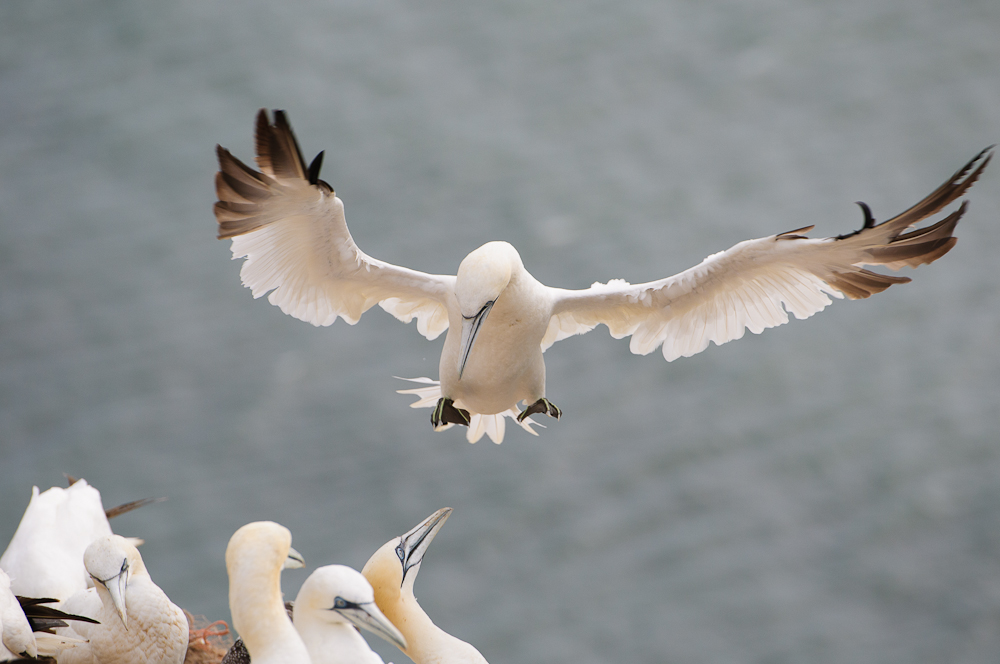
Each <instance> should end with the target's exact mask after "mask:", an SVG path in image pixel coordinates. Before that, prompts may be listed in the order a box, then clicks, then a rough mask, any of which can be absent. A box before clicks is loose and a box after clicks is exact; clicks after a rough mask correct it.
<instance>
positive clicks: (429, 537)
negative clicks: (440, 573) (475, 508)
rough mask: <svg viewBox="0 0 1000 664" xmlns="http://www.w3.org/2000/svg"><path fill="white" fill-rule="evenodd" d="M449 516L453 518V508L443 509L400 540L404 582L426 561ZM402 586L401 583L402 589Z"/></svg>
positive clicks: (399, 548) (400, 558) (398, 548)
mask: <svg viewBox="0 0 1000 664" xmlns="http://www.w3.org/2000/svg"><path fill="white" fill-rule="evenodd" d="M449 516H451V508H450V507H442V508H441V509H439V510H438V511H437V512H434V514H431V515H430V516H429V517H427V518H426V519H424V520H423V522H422V523H421V524H420V525H419V526H417V527H416V528H414V529H413V530H411V531H410V532H408V533H406V534H405V535H403V536H402V537H400V538H399V544H397V545H396V555H397V556H399V562H400V564H401V565H402V566H403V581H404V582H405V581H406V573H407V572H409V571H410V570H411V569H413V568H414V567H416V566H417V565H419V564H420V561H421V560H423V559H424V553H425V552H426V551H427V547H428V546H430V544H431V542H432V541H433V540H434V536H435V535H437V532H438V531H439V530H441V526H443V525H444V522H445V521H447V520H448V517H449ZM402 585H403V584H402V583H400V587H402Z"/></svg>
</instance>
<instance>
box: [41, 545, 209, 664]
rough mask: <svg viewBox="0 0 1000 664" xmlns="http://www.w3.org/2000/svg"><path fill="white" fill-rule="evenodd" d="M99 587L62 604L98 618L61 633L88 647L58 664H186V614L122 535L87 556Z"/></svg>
mask: <svg viewBox="0 0 1000 664" xmlns="http://www.w3.org/2000/svg"><path fill="white" fill-rule="evenodd" d="M83 559H84V565H85V566H86V568H87V572H88V573H89V574H90V576H91V578H92V579H93V581H94V587H93V588H90V589H88V590H85V591H82V592H79V593H77V594H75V595H73V596H72V597H70V598H69V599H68V600H66V601H65V602H64V603H63V610H65V611H67V612H70V613H75V614H78V615H82V616H88V617H90V618H95V619H97V620H98V621H99V622H100V624H99V625H91V624H87V623H74V625H73V626H71V627H65V628H61V629H60V630H59V632H60V633H65V634H68V635H70V636H79V637H81V638H84V639H88V640H89V641H90V643H89V644H87V645H80V646H78V647H75V648H72V649H69V650H65V651H63V652H62V653H60V655H59V657H58V662H59V664H181V663H182V662H183V661H184V657H185V654H186V653H187V645H188V633H189V627H188V622H187V618H186V617H185V615H184V611H183V610H181V609H180V608H179V607H178V606H176V605H175V604H174V603H173V602H171V601H170V599H169V598H168V597H167V595H166V593H164V592H163V591H162V590H161V589H160V587H159V586H157V585H156V584H155V583H153V580H152V579H151V578H150V576H149V572H148V571H147V570H146V566H145V564H144V563H143V561H142V556H141V555H139V550H138V549H136V548H135V547H134V546H133V545H132V544H131V543H130V542H129V541H128V540H127V539H125V538H124V537H121V536H120V535H110V536H107V537H100V538H98V539H96V540H95V541H94V542H92V543H91V544H90V546H88V547H87V550H86V551H85V553H84V556H83Z"/></svg>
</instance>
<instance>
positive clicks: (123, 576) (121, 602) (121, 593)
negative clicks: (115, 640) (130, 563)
mask: <svg viewBox="0 0 1000 664" xmlns="http://www.w3.org/2000/svg"><path fill="white" fill-rule="evenodd" d="M103 585H104V587H105V588H107V589H108V594H109V595H111V603H112V604H114V605H115V611H117V612H118V617H119V618H121V619H122V625H124V626H125V631H126V632H127V631H128V612H127V611H126V607H125V588H126V587H127V586H128V568H127V567H125V568H123V569H122V571H121V572H119V573H118V576H115V577H112V578H110V579H108V580H107V581H105V582H104V584H103Z"/></svg>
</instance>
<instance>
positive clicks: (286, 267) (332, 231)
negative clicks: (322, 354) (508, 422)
mask: <svg viewBox="0 0 1000 664" xmlns="http://www.w3.org/2000/svg"><path fill="white" fill-rule="evenodd" d="M256 146H257V164H258V166H259V167H260V168H261V171H260V172H258V171H255V170H253V169H251V168H249V167H247V166H246V165H244V164H243V163H242V162H240V161H239V160H238V159H236V158H235V157H233V156H232V154H230V153H229V151H228V150H225V149H224V148H222V147H218V148H217V154H218V157H219V167H220V171H219V172H218V173H217V174H216V180H215V184H216V193H217V194H218V198H219V202H218V203H216V204H215V215H216V219H217V220H218V222H219V238H220V239H222V238H232V240H233V244H232V250H233V258H234V259H238V258H246V262H245V263H244V264H243V268H242V270H241V271H240V277H241V278H242V280H243V284H244V285H246V286H247V287H249V288H250V289H251V291H252V293H253V295H254V297H262V296H263V295H266V294H267V295H268V301H269V302H270V303H271V304H274V305H276V306H278V307H280V308H281V310H282V311H283V312H285V313H286V314H288V315H290V316H294V317H295V318H298V319H300V320H304V321H306V322H309V323H312V324H313V325H317V326H326V325H332V324H333V322H334V321H336V320H337V318H338V317H340V318H343V319H344V320H345V321H347V322H348V323H350V324H351V325H353V324H355V323H357V322H358V319H359V318H360V317H361V314H363V313H364V312H365V311H367V310H368V309H369V308H371V307H372V306H374V305H375V304H379V305H381V307H382V308H383V309H385V310H386V311H388V312H389V313H390V314H392V315H393V316H395V317H396V318H398V319H399V320H401V321H403V322H409V321H411V320H413V319H414V318H416V319H417V329H418V331H419V332H420V333H421V334H423V335H424V336H425V337H427V338H428V339H434V338H436V337H437V336H438V335H440V334H441V333H442V332H443V331H445V330H446V329H447V328H448V311H447V308H446V305H447V298H448V296H449V293H451V292H453V290H454V280H455V277H453V276H447V275H432V274H426V273H424V272H418V271H416V270H410V269H408V268H405V267H399V266H396V265H392V264H390V263H386V262H384V261H380V260H377V259H374V258H372V257H370V256H368V255H366V254H365V253H364V252H362V251H361V249H360V248H358V246H357V244H355V242H354V239H353V238H352V237H351V233H350V231H349V230H348V228H347V222H346V220H345V218H344V205H343V203H342V202H341V200H340V199H339V198H337V196H336V194H335V193H334V192H333V189H332V188H331V187H330V186H329V185H328V184H327V183H325V182H323V181H322V180H319V179H318V178H317V177H316V176H317V174H318V173H316V172H314V171H318V165H316V166H314V167H311V168H309V169H307V168H306V166H305V162H304V161H303V160H302V156H301V152H300V151H299V147H298V144H297V143H296V141H295V136H294V135H293V134H292V131H291V127H290V126H289V125H288V122H287V119H286V118H285V116H284V114H283V113H282V112H280V111H276V112H275V124H274V125H271V124H270V122H269V121H268V118H267V114H266V112H265V111H263V110H261V112H260V113H259V114H258V117H257V134H256ZM316 163H317V162H314V164H316Z"/></svg>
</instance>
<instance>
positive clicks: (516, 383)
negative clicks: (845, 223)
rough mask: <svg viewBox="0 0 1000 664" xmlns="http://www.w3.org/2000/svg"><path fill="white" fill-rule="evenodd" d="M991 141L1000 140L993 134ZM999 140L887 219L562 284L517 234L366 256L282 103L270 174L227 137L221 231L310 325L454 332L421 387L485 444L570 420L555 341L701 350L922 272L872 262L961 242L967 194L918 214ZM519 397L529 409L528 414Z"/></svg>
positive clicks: (947, 197) (256, 286)
mask: <svg viewBox="0 0 1000 664" xmlns="http://www.w3.org/2000/svg"><path fill="white" fill-rule="evenodd" d="M991 147H992V146H991ZM990 149H991V148H987V149H986V150H983V151H982V152H980V153H979V154H978V155H976V157H974V158H973V159H972V160H971V161H970V162H969V163H968V164H966V165H965V166H963V167H962V168H961V169H959V170H958V172H956V173H955V175H953V176H952V177H951V178H950V179H949V180H948V181H947V182H945V183H944V184H943V185H942V186H941V187H939V188H938V189H936V190H935V191H934V192H933V193H932V194H930V195H929V196H927V197H926V198H925V199H923V200H922V201H920V202H919V203H917V204H916V205H914V206H913V207H911V208H909V209H908V210H906V211H905V212H903V213H902V214H899V215H897V216H895V217H893V218H892V219H889V220H888V221H885V222H883V223H880V224H876V223H875V219H874V218H873V217H872V214H871V211H870V209H869V208H868V206H867V205H865V204H864V203H860V205H861V207H862V210H863V212H864V223H863V226H862V228H861V229H860V230H858V231H856V232H854V233H848V234H844V235H839V236H836V237H828V238H808V237H806V236H804V235H803V233H805V232H806V231H808V230H810V229H811V228H812V226H807V227H805V228H799V229H797V230H793V231H788V232H785V233H779V234H777V235H771V236H769V237H765V238H761V239H757V240H747V241H744V242H740V243H739V244H737V245H735V246H733V247H732V248H730V249H728V250H726V251H723V252H719V253H717V254H713V255H711V256H709V257H708V258H706V259H705V260H704V261H702V262H701V263H700V264H698V265H696V266H695V267H693V268H690V269H688V270H686V271H684V272H681V273H679V274H677V275H674V276H672V277H667V278H666V279H660V280H658V281H651V282H648V283H642V284H635V285H632V284H629V283H628V282H626V281H623V280H617V279H616V280H612V281H610V282H609V283H607V284H601V283H595V284H594V285H592V286H591V287H590V288H587V289H583V290H564V289H561V288H550V287H548V286H545V285H543V284H541V283H540V282H538V281H537V280H536V279H535V278H534V277H532V276H531V274H529V273H528V271H527V270H526V269H525V268H524V265H523V263H522V262H521V258H520V256H519V255H518V253H517V251H516V250H515V249H514V247H512V246H511V245H509V244H507V243H506V242H489V243H487V244H484V245H483V246H481V247H480V248H478V249H476V250H475V251H473V252H472V253H470V254H469V255H468V256H466V258H465V259H464V260H463V261H462V262H461V264H460V265H459V268H458V274H457V276H448V275H439V274H427V273H424V272H418V271H416V270H411V269H408V268H405V267H399V266H396V265H392V264H389V263H386V262H384V261H380V260H378V259H375V258H372V257H370V256H368V255H366V254H365V253H364V252H362V251H361V249H360V248H358V246H357V244H355V242H354V240H353V239H352V237H351V233H350V231H349V230H348V228H347V222H346V220H345V218H344V205H343V203H342V202H341V200H340V199H339V198H338V197H337V196H336V194H335V193H334V190H333V188H332V187H331V186H330V185H329V184H327V183H326V182H324V181H323V180H320V179H319V170H320V165H321V163H322V156H323V153H322V152H321V153H320V154H319V155H318V156H317V158H316V159H315V160H313V162H312V163H311V164H310V165H308V166H307V165H306V163H305V161H304V159H303V158H302V153H301V151H300V150H299V146H298V143H297V142H296V139H295V135H294V134H293V133H292V129H291V126H290V125H289V123H288V119H287V117H286V116H285V114H284V113H283V112H282V111H275V112H274V124H271V122H270V121H269V119H268V116H267V113H266V111H265V110H263V109H262V110H261V111H260V113H259V114H258V116H257V126H256V153H257V165H258V167H259V168H260V169H261V171H260V172H258V171H255V170H253V169H251V168H249V167H248V166H246V165H244V164H243V163H242V162H240V161H239V160H238V159H236V158H235V157H234V156H233V155H232V154H230V153H229V151H228V150H225V149H224V148H222V147H221V146H216V152H217V155H218V159H219V168H220V170H219V172H218V173H217V174H216V178H215V187H216V194H217V196H218V198H219V200H218V202H217V203H216V204H215V216H216V219H217V221H218V224H219V232H218V237H219V238H220V239H226V238H231V239H232V252H233V258H234V259H235V258H246V262H245V263H244V264H243V268H242V270H241V272H240V276H241V277H242V280H243V284H244V285H246V286H248V287H249V288H250V289H251V291H252V292H253V295H254V297H261V296H263V295H266V294H268V293H270V295H269V296H268V301H270V302H271V304H274V305H277V306H278V307H280V308H281V310H282V311H283V312H285V313H286V314H289V315H291V316H294V317H296V318H299V319H301V320H304V321H307V322H310V323H312V324H313V325H331V324H332V323H333V322H334V321H335V320H336V319H337V318H338V317H340V318H343V319H344V320H346V321H347V322H348V323H350V324H352V325H353V324H354V323H356V322H357V321H358V319H359V318H360V317H361V314H363V313H364V312H365V311H367V310H368V309H369V308H371V307H372V306H374V305H375V304H378V305H379V306H381V307H382V308H383V309H385V310H386V311H388V312H389V313H391V314H392V315H393V316H395V317H396V318H398V319H399V320H401V321H403V322H410V321H411V320H413V319H414V318H416V319H417V330H418V331H419V332H420V333H421V334H423V335H424V336H425V337H427V338H428V339H435V338H436V337H437V336H438V335H440V334H441V333H442V332H444V331H445V330H447V332H448V334H447V336H446V337H445V342H444V349H443V351H442V353H441V361H440V364H439V367H438V370H439V381H437V382H436V381H432V380H431V379H426V378H425V379H418V382H423V383H427V384H428V386H427V387H422V388H416V389H413V390H407V391H406V392H409V393H412V394H416V395H418V396H419V397H420V399H419V400H418V401H417V402H416V403H414V404H412V405H413V406H414V407H422V406H433V408H434V410H433V412H432V415H431V424H432V425H433V426H434V428H435V429H444V428H447V427H448V426H450V425H452V424H461V425H466V426H468V427H469V431H468V434H467V436H468V439H469V441H470V442H475V441H476V440H478V439H479V438H481V437H482V436H483V434H486V435H488V436H490V438H492V439H493V440H494V441H495V442H498V443H499V442H500V441H501V440H502V439H503V435H504V418H505V417H511V418H514V419H515V421H516V422H518V423H519V424H521V426H522V427H524V428H525V429H527V430H528V431H530V432H531V433H534V431H532V429H531V425H532V424H533V422H532V421H531V419H530V415H532V414H535V413H539V414H545V415H549V416H551V417H555V418H557V419H558V418H559V416H560V415H561V411H560V409H559V408H557V407H556V406H554V405H553V404H552V402H550V401H549V400H548V399H547V398H546V391H545V363H544V360H543V359H542V353H543V351H545V350H546V349H547V348H548V347H549V346H551V345H552V344H553V343H555V342H556V341H559V340H560V339H565V338H567V337H570V336H573V335H576V334H583V333H584V332H589V331H590V330H592V329H593V328H595V327H597V326H598V325H602V324H603V325H606V326H607V327H608V329H609V330H610V332H611V335H612V336H613V337H615V338H622V337H626V336H631V337H632V338H631V341H630V343H629V348H630V350H631V351H632V352H633V353H637V354H640V355H645V354H647V353H650V352H652V351H654V350H655V349H656V348H658V347H662V353H663V356H664V357H665V358H666V359H667V360H668V361H671V360H674V359H677V358H678V357H687V356H690V355H694V354H695V353H699V352H701V351H703V350H705V348H707V347H708V344H709V342H714V343H716V344H717V345H721V344H723V343H726V342H728V341H732V340H734V339H739V338H741V337H742V336H743V334H744V332H745V330H748V329H749V330H750V331H751V332H753V333H754V334H758V333H760V332H762V331H763V330H764V329H765V328H769V327H774V326H776V325H781V324H783V323H787V322H788V314H789V313H792V314H793V315H794V316H795V317H796V318H800V319H801V318H808V317H809V316H812V315H813V314H815V313H816V312H818V311H821V310H822V309H824V308H825V307H826V306H827V305H829V304H830V303H831V300H830V297H831V296H832V297H835V298H843V297H848V298H850V299H859V298H866V297H869V296H870V295H872V294H873V293H879V292H881V291H883V290H885V289H887V288H888V287H889V286H891V285H893V284H899V283H905V282H907V281H909V279H908V278H907V277H896V276H890V275H885V274H879V273H876V272H872V271H869V270H867V269H865V266H872V265H876V266H884V267H887V268H889V269H891V270H897V269H899V268H901V267H903V266H910V267H917V266H919V265H922V264H924V263H931V262H933V261H935V260H937V259H938V258H940V257H941V256H943V255H944V254H946V253H947V252H948V251H949V250H950V249H951V248H952V247H953V246H954V244H955V241H956V240H955V238H954V237H952V232H953V231H954V229H955V225H956V224H957V223H958V221H959V219H960V218H961V217H962V215H963V214H964V213H965V210H966V208H967V203H965V202H963V203H962V204H961V205H960V206H959V207H958V209H956V210H955V211H954V212H952V213H951V214H949V215H948V216H947V217H945V218H944V219H942V220H940V221H938V222H936V223H933V224H931V225H929V226H924V227H922V228H918V229H915V230H910V231H908V232H906V231H907V229H909V228H910V227H911V226H913V225H915V224H917V223H919V222H921V221H923V220H924V219H926V218H928V217H930V216H931V215H934V214H936V213H938V212H939V211H941V209H942V208H944V207H945V206H946V205H948V204H950V203H952V202H954V201H955V200H957V199H958V198H959V197H961V196H962V195H963V194H964V193H965V191H966V190H967V189H968V188H969V187H971V186H972V184H973V183H974V182H975V181H976V180H977V179H978V178H979V176H980V174H981V173H982V172H983V169H984V168H985V167H986V164H987V163H989V161H990V158H991V157H992V153H990V152H989V151H990ZM519 404H524V405H525V408H524V409H523V410H521V411H520V412H518V410H519Z"/></svg>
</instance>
